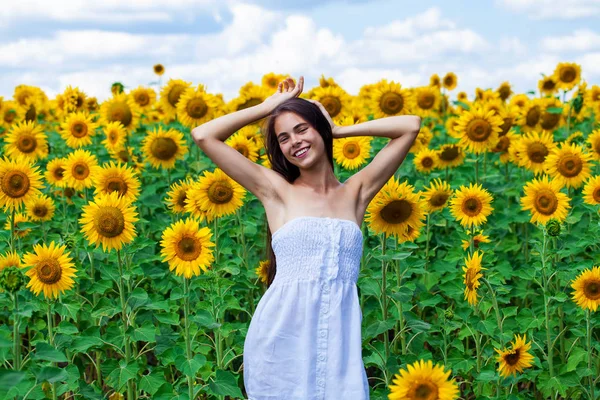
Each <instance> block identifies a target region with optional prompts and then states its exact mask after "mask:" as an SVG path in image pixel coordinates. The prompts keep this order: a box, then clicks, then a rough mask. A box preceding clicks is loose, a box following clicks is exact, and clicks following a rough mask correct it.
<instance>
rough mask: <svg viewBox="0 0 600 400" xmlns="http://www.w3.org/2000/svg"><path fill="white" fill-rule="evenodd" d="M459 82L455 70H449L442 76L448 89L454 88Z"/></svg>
mask: <svg viewBox="0 0 600 400" xmlns="http://www.w3.org/2000/svg"><path fill="white" fill-rule="evenodd" d="M457 83H458V78H457V77H456V74H455V73H454V72H448V73H447V74H446V75H444V77H443V78H442V85H443V86H444V88H445V89H446V90H454V88H455V87H456V85H457ZM429 86H435V85H431V84H430V85H429Z"/></svg>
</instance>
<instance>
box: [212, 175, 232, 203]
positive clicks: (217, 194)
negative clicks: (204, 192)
mask: <svg viewBox="0 0 600 400" xmlns="http://www.w3.org/2000/svg"><path fill="white" fill-rule="evenodd" d="M208 198H209V200H210V201H212V202H213V203H216V204H225V203H228V202H229V201H230V200H231V199H232V198H233V188H232V187H231V185H230V184H229V182H226V181H216V182H213V184H212V185H210V187H209V188H208Z"/></svg>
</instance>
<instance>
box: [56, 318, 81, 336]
mask: <svg viewBox="0 0 600 400" xmlns="http://www.w3.org/2000/svg"><path fill="white" fill-rule="evenodd" d="M56 332H58V333H62V334H65V335H74V334H76V333H78V332H79V329H77V327H76V326H75V325H73V324H72V323H70V322H67V321H61V323H60V324H58V326H57V327H56Z"/></svg>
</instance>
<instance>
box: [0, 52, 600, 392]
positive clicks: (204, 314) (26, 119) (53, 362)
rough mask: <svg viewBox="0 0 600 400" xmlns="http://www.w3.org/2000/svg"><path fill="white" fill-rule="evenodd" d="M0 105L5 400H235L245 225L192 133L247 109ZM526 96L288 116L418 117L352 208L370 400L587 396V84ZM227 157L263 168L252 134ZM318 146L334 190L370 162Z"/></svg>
mask: <svg viewBox="0 0 600 400" xmlns="http://www.w3.org/2000/svg"><path fill="white" fill-rule="evenodd" d="M154 72H155V74H156V75H157V79H156V80H157V81H156V82H152V83H150V84H149V85H147V86H140V87H137V88H126V87H125V86H124V85H123V84H121V83H115V84H113V86H112V97H110V98H108V99H107V100H105V101H103V102H98V101H97V99H96V98H94V97H90V96H87V95H86V94H85V92H84V89H85V88H79V87H72V86H67V87H66V89H65V90H64V92H63V93H60V94H58V95H57V96H56V97H55V98H53V99H50V98H48V97H47V96H46V94H45V93H44V92H43V91H42V90H41V89H39V88H37V87H33V86H28V85H19V86H17V87H15V88H14V93H13V95H12V97H4V98H2V97H0V149H1V150H0V151H1V152H2V156H1V158H0V207H2V211H3V212H2V213H0V215H1V216H0V223H1V224H2V226H3V228H4V229H3V230H2V238H1V240H0V398H2V399H46V398H48V399H62V400H67V399H128V400H132V399H155V400H171V399H192V398H193V399H238V398H239V399H242V398H245V391H244V386H243V373H244V368H243V363H242V354H243V353H242V352H243V346H244V339H245V336H246V332H247V329H248V325H249V322H250V319H251V317H252V315H253V312H254V310H255V308H256V305H257V303H258V301H259V300H260V298H261V296H262V295H263V293H264V292H265V290H266V285H265V282H266V271H267V268H268V261H266V257H267V247H268V246H269V245H270V243H268V242H267V226H266V218H265V214H264V209H263V207H262V204H261V203H260V202H259V201H258V199H257V198H255V197H254V196H253V195H252V194H251V193H248V192H247V191H246V190H245V189H244V188H243V187H241V186H240V185H239V184H238V183H236V182H235V181H233V180H232V179H231V178H230V177H228V176H227V175H226V174H225V173H224V172H223V171H221V170H220V169H219V168H217V167H216V165H215V164H214V163H213V162H212V161H211V160H210V159H209V158H208V157H207V156H206V155H205V154H203V152H202V151H201V150H200V149H199V148H198V147H197V146H196V145H195V144H194V142H193V141H192V138H191V134H190V131H191V129H192V128H194V127H196V126H198V125H201V124H202V123H204V122H206V121H209V120H211V119H214V118H217V117H219V116H222V115H224V114H227V113H231V112H235V111H237V110H241V109H244V108H247V107H252V106H254V105H257V104H260V103H261V102H262V101H264V100H265V99H266V98H267V97H268V96H270V95H271V94H272V93H274V92H275V90H276V87H277V84H278V83H279V82H280V81H281V80H282V79H283V78H284V77H285V76H284V75H279V74H275V73H268V74H265V75H264V76H263V77H262V81H261V82H260V84H255V83H253V82H248V83H247V84H245V85H244V86H243V87H241V88H240V90H239V96H238V97H236V98H234V99H231V100H228V101H225V99H224V98H223V96H222V95H221V94H219V93H210V92H209V91H208V90H207V87H206V86H205V85H203V84H198V85H197V86H194V85H192V83H191V82H187V81H184V80H181V79H170V80H169V81H168V82H166V84H164V85H163V84H162V82H161V77H162V75H163V73H164V72H165V67H163V66H162V65H156V66H155V67H154ZM541 72H543V73H544V74H545V75H544V76H543V78H542V79H541V80H540V81H539V82H538V85H537V88H536V90H532V91H530V92H527V93H513V90H512V88H511V84H510V83H509V82H504V83H502V84H500V86H499V87H498V88H496V89H494V88H486V89H483V88H478V89H477V90H476V92H475V93H473V94H467V93H464V92H459V93H456V91H455V90H456V86H457V80H458V77H457V76H456V75H455V74H454V73H452V72H449V73H446V74H445V75H444V76H443V77H441V78H440V76H438V75H433V76H432V77H431V78H430V83H429V84H428V85H426V86H420V87H405V86H402V85H401V83H398V82H393V81H388V80H386V79H382V80H381V81H379V82H375V83H372V84H368V85H365V86H363V87H362V88H361V89H360V92H359V93H358V94H357V95H351V94H349V93H348V92H347V91H345V90H344V88H343V87H341V86H340V85H339V84H337V83H336V82H335V80H334V79H333V78H326V77H324V76H322V77H321V79H320V81H319V85H318V86H317V87H314V88H311V89H310V90H307V91H306V92H305V93H303V94H302V95H301V97H303V98H307V99H314V100H318V101H319V102H320V103H321V104H323V106H324V107H325V108H326V109H327V111H328V112H329V114H330V115H331V117H332V118H333V120H334V121H335V122H336V124H339V125H350V124H360V123H364V122H367V121H369V120H373V119H378V118H385V117H388V116H394V115H404V114H416V115H419V116H421V118H422V128H421V131H420V133H419V135H418V137H417V139H416V141H415V142H414V145H413V147H412V148H411V151H410V153H409V155H408V156H407V158H406V159H405V161H404V162H403V164H402V165H401V167H400V168H399V170H398V171H397V173H396V174H395V176H394V177H392V178H391V179H390V180H389V181H388V182H387V183H386V185H385V186H384V188H382V190H381V191H380V192H379V193H378V194H377V196H376V197H375V198H374V199H373V201H372V202H371V204H370V205H369V207H368V209H367V212H366V215H365V220H364V223H363V225H362V232H363V237H364V242H363V249H364V251H363V257H362V262H361V272H360V277H359V280H358V288H359V296H360V301H361V308H362V312H363V320H362V335H363V337H362V339H363V359H364V364H365V368H366V371H367V376H368V380H369V385H370V389H371V398H372V399H412V400H417V399H423V400H425V399H426V400H434V399H441V400H446V399H458V398H461V399H488V398H497V399H513V400H516V399H553V400H556V399H598V398H600V340H599V338H600V312H599V311H598V309H599V306H600V268H599V267H598V265H600V247H599V245H600V243H599V242H598V237H600V218H599V210H600V208H599V206H600V124H599V121H600V120H599V118H598V116H599V115H600V86H597V85H592V84H588V83H586V82H584V81H583V80H582V78H581V68H580V66H579V65H577V64H575V63H569V62H564V63H559V64H558V65H557V66H556V69H555V71H541ZM259 122H260V121H258V122H257V123H256V124H252V125H248V126H246V127H244V128H243V129H241V130H240V131H238V132H236V133H234V134H233V135H232V136H231V137H230V138H229V139H228V140H227V141H226V143H227V144H229V145H230V146H232V147H234V148H235V149H237V150H238V151H239V152H240V153H241V154H243V155H244V156H245V157H247V158H248V159H249V160H251V161H252V162H255V163H259V164H261V165H262V166H264V167H266V168H270V162H269V159H268V158H267V156H266V154H265V150H264V137H263V135H262V133H261V125H260V123H259ZM388 140H389V139H386V138H381V137H367V136H363V137H348V138H341V139H334V152H333V155H334V161H335V173H336V175H337V177H338V179H339V180H340V181H344V180H346V179H347V178H348V177H350V176H351V175H352V174H354V173H355V172H356V171H357V170H359V169H361V168H363V167H364V166H365V165H367V164H368V163H369V161H370V160H371V159H372V158H373V156H375V155H376V154H377V152H378V151H379V150H380V149H381V148H382V147H383V146H385V145H386V143H387V142H388Z"/></svg>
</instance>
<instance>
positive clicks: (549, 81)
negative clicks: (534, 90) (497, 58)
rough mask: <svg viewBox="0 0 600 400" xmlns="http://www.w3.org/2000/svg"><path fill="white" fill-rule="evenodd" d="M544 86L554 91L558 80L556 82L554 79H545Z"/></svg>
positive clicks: (547, 89)
mask: <svg viewBox="0 0 600 400" xmlns="http://www.w3.org/2000/svg"><path fill="white" fill-rule="evenodd" d="M542 87H543V88H544V90H545V91H552V90H554V88H555V87H556V82H554V81H553V80H552V79H546V80H544V83H543V84H542Z"/></svg>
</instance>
